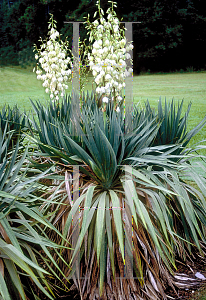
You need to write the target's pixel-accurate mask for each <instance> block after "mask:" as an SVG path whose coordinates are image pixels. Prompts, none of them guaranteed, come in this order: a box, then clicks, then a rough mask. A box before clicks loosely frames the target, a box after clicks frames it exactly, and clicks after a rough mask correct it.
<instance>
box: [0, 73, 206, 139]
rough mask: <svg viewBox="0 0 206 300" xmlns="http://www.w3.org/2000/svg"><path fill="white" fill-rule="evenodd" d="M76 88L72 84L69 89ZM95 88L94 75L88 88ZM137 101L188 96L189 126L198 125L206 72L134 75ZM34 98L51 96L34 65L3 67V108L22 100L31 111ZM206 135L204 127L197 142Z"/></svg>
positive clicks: (204, 108)
mask: <svg viewBox="0 0 206 300" xmlns="http://www.w3.org/2000/svg"><path fill="white" fill-rule="evenodd" d="M71 89H72V85H71V84H69V89H68V92H70V91H71ZM87 89H88V90H89V91H91V90H92V77H90V78H89V82H88V84H87V85H86V87H85V90H87ZM133 96H134V102H135V103H139V105H140V106H142V107H143V106H144V102H145V101H146V100H147V99H148V100H149V101H150V104H151V105H152V107H154V108H156V107H157V104H158V100H159V98H160V97H161V98H162V100H164V99H165V97H166V99H167V100H171V99H173V98H174V100H176V101H179V100H182V99H184V110H186V108H187V106H188V103H189V102H190V101H192V103H193V104H192V107H191V112H190V118H189V124H188V125H189V129H192V128H193V127H194V126H195V125H197V124H198V123H199V122H200V121H201V120H202V119H203V117H204V116H205V115H206V72H194V73H173V74H158V75H139V76H134V78H133ZM29 98H31V99H32V100H42V101H46V99H49V96H48V94H46V93H45V91H44V88H43V87H42V81H38V80H37V79H36V75H35V73H33V72H32V67H28V68H27V69H22V68H20V67H4V68H0V109H1V108H2V106H3V105H4V104H5V103H6V104H9V105H11V106H13V105H15V104H18V105H19V107H21V108H22V109H26V110H27V111H28V110H30V109H31V107H32V106H31V103H30V100H29ZM203 139H206V133H205V130H204V129H203V130H202V131H201V133H199V134H198V135H197V136H196V137H195V139H194V140H193V143H196V142H198V141H200V140H203Z"/></svg>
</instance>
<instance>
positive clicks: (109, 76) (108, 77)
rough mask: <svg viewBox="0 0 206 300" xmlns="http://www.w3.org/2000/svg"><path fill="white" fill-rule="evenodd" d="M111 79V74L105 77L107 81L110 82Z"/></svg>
mask: <svg viewBox="0 0 206 300" xmlns="http://www.w3.org/2000/svg"><path fill="white" fill-rule="evenodd" d="M107 68H108V67H107ZM110 68H111V67H110ZM110 78H112V77H111V75H110V74H107V75H106V76H105V79H106V80H109V79H110Z"/></svg>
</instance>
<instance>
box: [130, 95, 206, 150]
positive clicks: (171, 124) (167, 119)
mask: <svg viewBox="0 0 206 300" xmlns="http://www.w3.org/2000/svg"><path fill="white" fill-rule="evenodd" d="M183 103H184V101H183V100H182V101H181V103H179V102H178V104H177V105H175V102H174V100H172V101H168V102H167V101H166V99H165V103H164V106H163V104H162V100H161V98H160V99H159V102H158V109H157V112H155V109H152V108H151V106H150V103H149V101H148V100H147V102H145V108H143V109H141V110H140V109H139V108H138V107H137V106H135V109H134V122H135V124H136V123H137V122H138V124H139V120H142V119H144V120H145V119H148V121H150V120H152V119H154V118H156V122H157V123H159V124H160V126H159V129H158V132H157V135H156V137H155V139H154V140H153V142H152V146H159V145H169V144H181V145H182V147H179V148H178V150H176V153H175V154H180V153H181V152H182V151H183V150H185V148H186V147H187V145H188V143H189V142H190V140H191V139H192V138H193V137H194V136H195V135H196V134H197V133H198V132H199V131H200V130H201V129H202V128H203V127H204V126H205V124H206V116H205V117H204V118H203V120H202V121H201V122H200V123H199V124H197V125H196V126H195V127H194V128H193V129H192V130H190V131H188V128H187V126H188V117H189V112H190V109H191V105H192V103H191V102H190V103H189V104H188V108H187V111H186V112H185V114H184V115H183V116H182V108H183Z"/></svg>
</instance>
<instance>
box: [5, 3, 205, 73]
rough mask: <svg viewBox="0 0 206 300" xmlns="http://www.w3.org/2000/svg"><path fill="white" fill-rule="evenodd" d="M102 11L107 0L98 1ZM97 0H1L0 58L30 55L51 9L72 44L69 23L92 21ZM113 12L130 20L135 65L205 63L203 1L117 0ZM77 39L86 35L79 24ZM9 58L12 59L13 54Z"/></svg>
mask: <svg viewBox="0 0 206 300" xmlns="http://www.w3.org/2000/svg"><path fill="white" fill-rule="evenodd" d="M101 7H102V8H103V9H104V11H106V9H107V8H108V7H109V5H108V2H107V0H102V1H101ZM95 11H96V0H79V1H74V0H13V1H8V0H0V63H2V61H3V62H4V63H7V62H12V63H14V61H15V60H16V63H19V62H21V55H23V54H24V53H25V55H27V56H28V59H30V58H31V57H32V55H33V53H32V46H33V44H34V43H36V44H38V40H39V37H40V36H41V37H43V38H45V37H46V34H47V22H48V19H49V13H52V14H54V19H55V20H56V21H57V26H58V30H59V31H60V33H61V34H62V39H65V38H66V37H67V38H68V40H69V41H70V46H71V43H72V24H68V23H65V22H71V21H84V20H85V19H84V18H83V17H86V16H87V15H88V13H89V14H90V18H91V20H92V18H93V14H94V12H95ZM116 11H117V15H118V17H119V18H123V21H138V22H141V23H140V24H134V25H133V40H134V70H135V71H136V72H137V73H139V72H140V71H148V70H150V71H154V72H159V71H174V70H180V69H184V70H186V69H194V70H195V69H197V70H200V69H205V68H206V59H205V53H206V8H205V0H158V1H154V0H135V1H134V0H127V1H125V0H118V1H117V10H116ZM80 36H81V39H84V38H86V37H87V35H86V30H85V29H84V26H83V25H81V26H80ZM11 58H12V59H11Z"/></svg>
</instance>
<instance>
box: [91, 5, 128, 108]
mask: <svg viewBox="0 0 206 300" xmlns="http://www.w3.org/2000/svg"><path fill="white" fill-rule="evenodd" d="M108 2H111V3H112V7H110V8H109V9H108V10H107V20H106V19H105V18H104V11H103V10H102V9H101V8H100V3H99V1H97V6H98V10H99V19H97V20H95V21H94V22H92V23H90V21H89V16H88V17H87V21H86V23H87V26H86V27H87V29H88V30H90V37H89V40H90V42H93V41H94V40H95V42H94V43H93V46H92V51H91V53H88V59H89V67H90V69H91V71H92V74H93V76H94V77H95V83H96V92H97V93H98V94H100V95H103V96H105V95H110V94H111V95H112V96H113V99H114V100H115V102H116V103H117V102H118V101H121V100H122V97H121V96H120V94H121V91H122V88H124V87H125V82H124V81H125V77H126V76H129V75H130V74H131V73H132V72H133V70H132V68H129V69H128V70H127V69H126V66H127V64H126V60H129V59H130V60H131V55H130V54H129V53H128V52H129V51H130V50H132V48H133V45H132V44H129V43H128V44H127V45H126V39H125V34H124V29H120V22H119V20H118V18H117V16H116V13H115V12H114V10H113V7H116V4H115V2H112V1H108ZM96 14H97V12H95V14H94V17H96ZM103 99H104V98H103ZM117 100H118V101H117Z"/></svg>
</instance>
